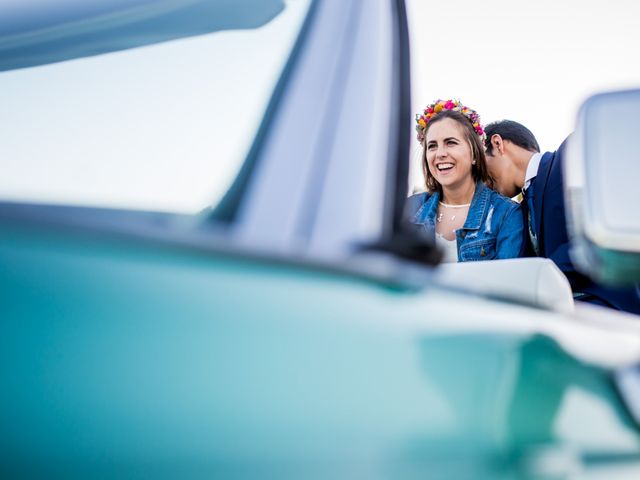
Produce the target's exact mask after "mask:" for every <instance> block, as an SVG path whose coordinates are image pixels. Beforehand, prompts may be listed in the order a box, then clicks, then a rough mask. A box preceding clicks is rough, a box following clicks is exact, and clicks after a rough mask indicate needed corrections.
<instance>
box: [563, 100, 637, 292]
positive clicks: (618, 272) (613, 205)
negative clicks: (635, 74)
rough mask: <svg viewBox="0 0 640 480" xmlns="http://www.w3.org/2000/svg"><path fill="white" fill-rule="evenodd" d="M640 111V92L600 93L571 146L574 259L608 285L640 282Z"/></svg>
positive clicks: (584, 111)
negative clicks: (639, 197)
mask: <svg viewBox="0 0 640 480" xmlns="http://www.w3.org/2000/svg"><path fill="white" fill-rule="evenodd" d="M639 112H640V90H629V91H620V92H612V93H603V94H598V95H595V96H593V97H591V98H589V99H587V100H586V102H585V103H584V104H583V105H582V107H581V109H580V112H579V114H578V122H577V126H576V131H575V133H574V134H573V135H572V136H571V138H569V140H568V143H567V146H566V148H567V151H566V152H565V154H566V160H565V164H564V165H565V172H564V175H565V199H566V208H567V213H568V215H567V218H568V228H569V233H570V236H571V237H572V250H571V257H572V260H573V262H574V263H575V265H576V267H577V268H579V269H580V270H583V271H584V272H585V273H587V274H588V275H590V276H591V277H592V278H594V279H596V280H598V281H600V282H602V283H608V284H615V285H628V284H632V283H635V282H638V281H639V280H640V200H639V199H638V195H639V194H640V113H639Z"/></svg>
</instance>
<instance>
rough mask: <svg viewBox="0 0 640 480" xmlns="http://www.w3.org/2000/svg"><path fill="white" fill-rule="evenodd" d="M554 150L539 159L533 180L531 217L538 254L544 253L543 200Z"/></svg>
mask: <svg viewBox="0 0 640 480" xmlns="http://www.w3.org/2000/svg"><path fill="white" fill-rule="evenodd" d="M554 157H555V152H546V153H545V154H544V155H542V158H541V159H540V166H539V167H538V173H537V175H536V177H535V178H534V180H533V199H532V204H533V218H534V222H535V228H536V230H537V231H536V232H535V233H536V236H537V237H538V246H539V250H540V255H542V256H544V255H545V249H544V232H543V223H542V218H543V211H542V209H543V202H542V199H543V198H544V194H545V188H547V180H548V179H549V172H550V171H551V165H552V164H553V159H554Z"/></svg>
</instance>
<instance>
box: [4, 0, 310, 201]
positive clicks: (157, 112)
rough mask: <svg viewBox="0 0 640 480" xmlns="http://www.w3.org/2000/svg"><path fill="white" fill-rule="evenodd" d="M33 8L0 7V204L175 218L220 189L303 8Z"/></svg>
mask: <svg viewBox="0 0 640 480" xmlns="http://www.w3.org/2000/svg"><path fill="white" fill-rule="evenodd" d="M35 3H42V2H33V1H31V2H23V3H20V4H12V3H11V2H10V3H9V4H4V5H3V6H2V7H0V32H2V33H1V34H0V104H2V105H3V107H2V109H0V130H1V131H2V132H3V135H2V138H1V139H0V151H1V152H2V172H3V174H2V176H1V177H0V198H2V199H3V200H10V201H22V202H37V203H53V204H69V205H90V206H101V207H112V208H113V207H115V208H126V209H139V210H153V211H167V212H184V213H195V212H198V211H200V210H201V209H203V208H204V207H206V206H208V205H212V204H215V203H216V202H217V201H218V200H219V198H220V197H221V196H222V195H223V194H224V193H225V191H226V190H227V188H228V187H229V184H230V183H231V181H232V180H233V178H234V176H235V174H236V172H237V171H238V169H239V168H240V165H241V164H242V162H243V160H244V158H245V157H246V155H247V152H248V151H249V148H250V146H251V142H252V140H253V137H254V132H255V131H257V130H258V127H259V125H260V122H261V120H262V117H263V114H264V112H265V109H266V108H267V104H268V102H269V99H270V98H271V96H272V93H273V90H274V88H275V85H276V83H277V82H278V79H279V78H280V75H281V72H282V71H283V69H284V67H285V65H286V62H287V60H288V58H289V56H290V53H291V50H292V48H293V45H294V43H295V41H296V38H297V36H298V33H299V32H300V29H301V25H302V23H303V21H304V19H305V16H306V12H307V9H308V7H309V4H310V2H309V1H308V0H288V1H286V2H283V1H281V0H270V1H256V0H243V1H241V2H235V3H233V5H231V4H230V3H229V2H224V1H219V0H217V1H216V0H209V1H206V0H164V1H151V0H136V1H134V2H131V1H124V0H110V1H106V2H78V1H73V0H57V1H56V2H49V3H47V4H45V5H37V7H38V8H37V9H36V8H35V6H36V5H35ZM229 52H234V55H233V56H230V55H229Z"/></svg>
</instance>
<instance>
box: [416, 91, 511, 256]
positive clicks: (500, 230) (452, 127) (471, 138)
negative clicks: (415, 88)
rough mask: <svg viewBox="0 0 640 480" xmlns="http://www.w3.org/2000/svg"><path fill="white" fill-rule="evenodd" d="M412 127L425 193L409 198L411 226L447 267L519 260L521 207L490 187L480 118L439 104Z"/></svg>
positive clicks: (458, 105)
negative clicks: (437, 248) (428, 239)
mask: <svg viewBox="0 0 640 480" xmlns="http://www.w3.org/2000/svg"><path fill="white" fill-rule="evenodd" d="M416 123H417V125H416V130H417V132H418V135H417V137H418V141H419V142H420V144H421V147H422V152H423V153H422V169H423V172H424V176H425V183H426V187H427V193H422V194H418V195H414V196H412V197H411V198H410V199H409V206H408V209H409V214H410V215H411V217H410V218H411V221H412V222H413V223H416V224H420V225H422V226H423V227H424V228H425V229H426V230H427V232H428V233H429V235H431V236H434V235H435V240H436V243H439V244H440V245H441V247H443V250H444V252H445V259H444V260H445V261H447V262H457V261H461V262H463V261H473V260H491V259H498V258H514V257H517V256H518V255H519V254H520V250H521V247H522V239H523V236H522V231H523V225H522V216H521V213H520V211H519V209H520V206H519V205H518V204H516V203H515V202H512V201H511V200H509V199H507V198H505V197H503V196H501V195H500V194H498V193H496V192H494V191H493V190H491V189H490V188H488V185H490V184H491V178H490V177H489V173H488V170H487V165H486V158H485V153H484V148H483V145H482V139H483V138H484V130H483V129H482V126H481V125H480V117H479V115H478V113H477V112H476V111H475V110H473V109H471V108H469V107H466V106H464V105H463V104H462V103H461V102H460V101H457V100H446V101H445V100H438V101H436V102H434V103H433V104H431V105H428V106H427V107H426V108H425V109H424V113H423V114H418V115H417V116H416Z"/></svg>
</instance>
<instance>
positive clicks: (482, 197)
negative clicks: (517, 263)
mask: <svg viewBox="0 0 640 480" xmlns="http://www.w3.org/2000/svg"><path fill="white" fill-rule="evenodd" d="M439 201H440V195H439V194H438V192H434V193H419V194H416V195H412V196H411V197H409V198H408V199H407V210H406V212H407V214H408V219H409V221H410V222H411V223H414V224H417V225H423V227H424V228H425V229H426V230H427V232H429V235H431V236H432V238H433V239H434V240H435V230H436V227H435V218H436V214H437V211H438V202H439ZM523 232H524V225H523V218H522V212H521V210H520V205H518V204H517V203H516V202H514V201H512V200H510V199H508V198H507V197H503V196H502V195H500V194H499V193H497V192H494V191H493V190H491V189H490V188H489V187H487V186H486V185H485V184H484V183H482V182H478V183H477V184H476V191H475V193H474V194H473V200H471V205H470V206H469V213H468V214H467V219H466V221H465V222H464V225H463V226H462V228H460V229H458V230H456V243H457V246H458V261H459V262H469V261H473V260H492V259H499V258H515V257H517V256H518V255H519V253H520V247H521V246H522V242H523V239H524V237H523Z"/></svg>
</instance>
